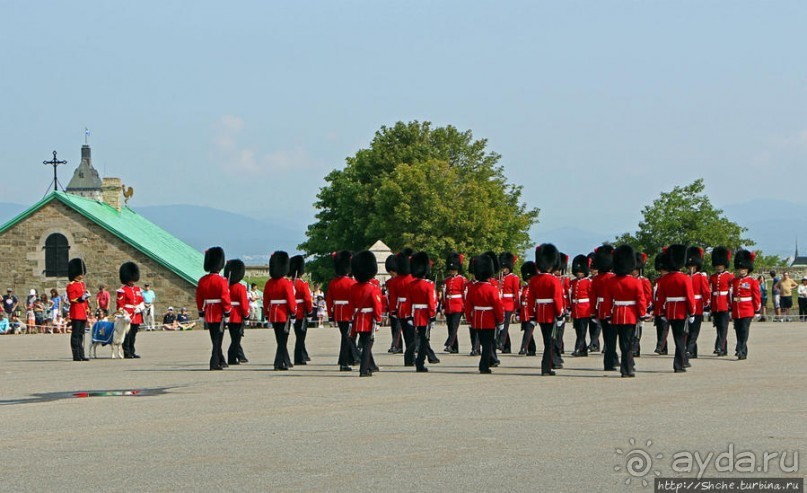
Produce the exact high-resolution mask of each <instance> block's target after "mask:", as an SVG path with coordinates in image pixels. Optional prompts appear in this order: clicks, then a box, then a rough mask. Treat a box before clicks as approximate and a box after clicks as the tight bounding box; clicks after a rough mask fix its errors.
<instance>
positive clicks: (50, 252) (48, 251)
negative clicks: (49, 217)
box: [45, 233, 70, 277]
mask: <svg viewBox="0 0 807 493" xmlns="http://www.w3.org/2000/svg"><path fill="white" fill-rule="evenodd" d="M68 250H70V246H69V245H68V244H67V238H65V237H64V235H63V234H60V233H53V234H52V235H50V236H48V239H47V240H45V277H67V262H68V257H69V253H68Z"/></svg>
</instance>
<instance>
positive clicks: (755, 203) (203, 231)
mask: <svg viewBox="0 0 807 493" xmlns="http://www.w3.org/2000/svg"><path fill="white" fill-rule="evenodd" d="M26 207H27V206H25V205H20V204H13V203H8V202H0V224H2V223H5V222H6V221H8V220H10V219H12V218H13V217H14V216H16V215H17V214H19V213H20V212H22V211H23V210H25V208H26ZM134 210H136V211H137V212H138V213H139V214H142V215H143V216H145V217H146V218H148V219H149V220H150V221H152V222H154V223H155V224H157V225H158V226H160V227H162V228H163V229H165V230H166V231H169V232H170V233H171V234H173V235H174V236H176V237H177V238H179V239H181V240H183V241H185V242H186V243H188V244H189V245H191V246H192V247H194V248H197V249H199V250H204V249H205V248H207V247H209V246H212V245H221V246H222V247H224V250H225V251H226V252H227V256H228V257H239V258H242V259H243V260H244V261H245V262H246V263H247V264H264V265H265V264H266V263H267V262H268V259H269V254H270V253H271V252H272V251H274V250H286V251H288V252H290V253H292V252H296V251H297V245H298V244H299V243H300V242H302V241H303V240H304V239H305V229H304V228H305V226H304V225H303V226H301V229H299V230H298V229H294V228H291V227H289V226H286V225H283V224H279V223H278V222H275V221H274V220H273V219H272V218H266V219H256V218H253V217H249V216H246V215H242V214H236V213H233V212H228V211H223V210H220V209H213V208H210V207H202V206H196V205H181V204H180V205H159V206H148V207H135V208H134ZM723 211H724V212H725V214H726V216H727V217H728V218H729V219H731V220H732V221H734V222H736V223H738V224H740V225H742V226H745V227H746V228H748V233H747V236H748V237H749V238H751V239H752V240H754V241H755V242H756V243H757V245H756V246H755V248H756V249H761V250H762V251H763V252H765V254H768V255H780V256H782V257H786V258H787V257H792V256H793V254H794V252H795V247H796V239H797V238H798V239H800V240H801V242H802V251H801V252H800V253H801V254H802V255H807V205H800V204H794V203H791V202H787V201H783V200H774V199H757V200H752V201H749V202H743V203H740V204H732V205H728V206H725V207H723ZM530 233H531V235H532V238H533V239H534V240H535V241H538V242H543V241H550V242H552V243H555V244H556V245H558V247H559V248H561V250H563V251H564V252H567V253H569V254H570V255H576V254H577V253H583V252H590V251H591V250H592V249H593V248H594V247H595V246H597V245H599V244H601V243H602V242H603V241H609V240H613V239H614V237H615V236H616V234H615V233H613V234H607V233H600V232H596V231H592V230H587V229H583V228H576V227H564V228H556V229H552V230H547V231H544V230H543V229H542V225H541V224H538V225H537V226H535V227H534V228H533V229H532V231H530Z"/></svg>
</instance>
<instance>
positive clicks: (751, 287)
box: [731, 276, 762, 319]
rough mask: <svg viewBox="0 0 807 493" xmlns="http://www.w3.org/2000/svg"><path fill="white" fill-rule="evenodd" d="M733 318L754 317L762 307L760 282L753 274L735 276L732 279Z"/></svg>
mask: <svg viewBox="0 0 807 493" xmlns="http://www.w3.org/2000/svg"><path fill="white" fill-rule="evenodd" d="M731 288H732V289H731V290H732V297H731V316H732V318H735V319H736V318H748V317H753V316H754V313H756V312H758V311H759V310H760V309H761V308H762V302H761V301H762V297H761V295H760V291H759V282H758V281H757V280H756V279H754V278H753V277H751V276H745V277H735V278H734V279H732V281H731Z"/></svg>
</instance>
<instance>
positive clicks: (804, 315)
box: [799, 298, 807, 322]
mask: <svg viewBox="0 0 807 493" xmlns="http://www.w3.org/2000/svg"><path fill="white" fill-rule="evenodd" d="M799 320H801V321H802V322H804V321H807V298H799Z"/></svg>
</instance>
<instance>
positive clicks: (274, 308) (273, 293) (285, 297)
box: [263, 277, 330, 323]
mask: <svg viewBox="0 0 807 493" xmlns="http://www.w3.org/2000/svg"><path fill="white" fill-rule="evenodd" d="M328 292H329V293H330V290H329V291H328ZM263 311H264V313H266V320H267V321H268V322H269V323H284V322H286V321H287V320H288V319H289V318H290V317H292V316H294V315H296V314H297V299H296V298H295V297H294V284H292V282H291V281H290V280H289V279H287V278H285V277H281V278H280V279H269V280H268V281H266V286H264V287H263Z"/></svg>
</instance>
